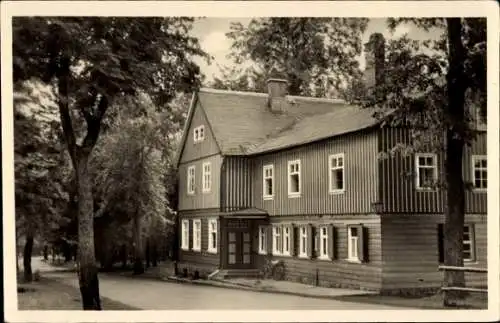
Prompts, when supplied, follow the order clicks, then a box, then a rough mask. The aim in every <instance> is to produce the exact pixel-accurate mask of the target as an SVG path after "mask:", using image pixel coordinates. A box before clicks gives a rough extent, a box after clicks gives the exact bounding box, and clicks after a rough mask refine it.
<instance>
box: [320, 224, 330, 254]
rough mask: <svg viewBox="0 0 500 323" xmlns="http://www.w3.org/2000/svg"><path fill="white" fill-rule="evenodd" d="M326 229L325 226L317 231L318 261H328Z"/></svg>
mask: <svg viewBox="0 0 500 323" xmlns="http://www.w3.org/2000/svg"><path fill="white" fill-rule="evenodd" d="M328 252H329V250H328V228H327V227H326V226H322V227H320V230H319V257H318V258H320V259H329V258H330V257H329V254H328Z"/></svg>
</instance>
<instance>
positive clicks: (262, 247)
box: [259, 226, 267, 255]
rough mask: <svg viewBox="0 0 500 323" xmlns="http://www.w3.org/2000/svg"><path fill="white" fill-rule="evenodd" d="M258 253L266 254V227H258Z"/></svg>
mask: <svg viewBox="0 0 500 323" xmlns="http://www.w3.org/2000/svg"><path fill="white" fill-rule="evenodd" d="M259 254H261V255H265V254H267V234H266V227H264V226H260V227H259Z"/></svg>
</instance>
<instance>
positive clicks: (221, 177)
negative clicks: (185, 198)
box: [209, 154, 226, 279]
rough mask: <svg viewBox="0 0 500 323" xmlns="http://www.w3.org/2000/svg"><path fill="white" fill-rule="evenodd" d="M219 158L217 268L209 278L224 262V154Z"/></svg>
mask: <svg viewBox="0 0 500 323" xmlns="http://www.w3.org/2000/svg"><path fill="white" fill-rule="evenodd" d="M221 158H222V163H221V165H220V175H219V180H220V182H219V216H218V218H219V268H218V269H217V270H216V271H215V272H213V273H211V274H210V275H209V279H211V278H212V277H214V276H215V275H216V274H217V273H218V272H219V270H220V269H222V265H223V262H224V257H225V256H224V255H223V254H222V252H221V250H222V248H221V246H222V242H225V238H224V237H223V233H225V232H226V231H225V225H226V223H225V221H224V219H223V218H222V216H221V213H222V212H224V208H225V206H226V205H225V204H226V201H225V194H224V193H225V188H226V186H225V181H226V176H225V174H226V158H225V157H224V155H222V154H221Z"/></svg>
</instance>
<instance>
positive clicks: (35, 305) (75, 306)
mask: <svg viewBox="0 0 500 323" xmlns="http://www.w3.org/2000/svg"><path fill="white" fill-rule="evenodd" d="M17 298H18V300H17V304H18V309H19V310H21V311H22V310H82V302H81V298H80V291H79V290H77V289H76V288H73V287H71V286H68V285H64V284H61V283H59V282H57V281H54V280H51V279H47V278H41V279H40V281H38V282H33V283H31V284H23V283H20V284H18V293H17ZM101 306H102V309H103V310H114V311H117V310H138V308H135V307H132V306H128V305H125V304H122V303H120V302H116V301H113V300H110V299H108V298H105V297H101Z"/></svg>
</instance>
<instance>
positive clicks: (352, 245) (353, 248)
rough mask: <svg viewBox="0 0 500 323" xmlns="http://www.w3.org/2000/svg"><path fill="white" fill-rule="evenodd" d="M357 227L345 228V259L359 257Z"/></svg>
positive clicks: (354, 259)
mask: <svg viewBox="0 0 500 323" xmlns="http://www.w3.org/2000/svg"><path fill="white" fill-rule="evenodd" d="M358 231H359V227H355V226H352V227H348V228H347V239H348V240H347V248H348V251H347V259H348V260H350V261H360V259H359V253H358V250H359V246H358V245H359V236H360V232H358Z"/></svg>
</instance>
